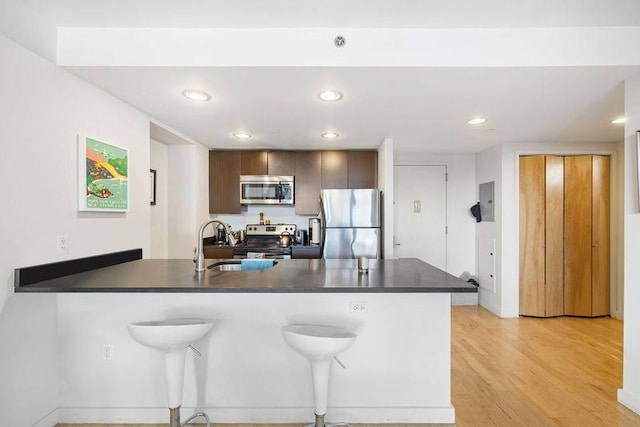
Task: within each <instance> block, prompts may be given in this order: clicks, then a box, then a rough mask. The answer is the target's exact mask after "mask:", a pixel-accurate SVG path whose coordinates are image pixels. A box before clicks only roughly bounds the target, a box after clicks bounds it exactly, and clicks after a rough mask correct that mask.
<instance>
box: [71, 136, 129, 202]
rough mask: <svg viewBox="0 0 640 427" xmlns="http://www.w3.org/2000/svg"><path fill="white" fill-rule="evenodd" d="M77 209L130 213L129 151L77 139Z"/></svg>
mask: <svg viewBox="0 0 640 427" xmlns="http://www.w3.org/2000/svg"><path fill="white" fill-rule="evenodd" d="M78 188H79V193H78V200H79V204H78V209H79V210H81V211H97V212H127V211H128V210H129V150H127V149H125V148H121V147H117V146H115V145H111V144H107V143H105V142H102V141H98V140H97V139H93V138H89V137H87V136H86V135H82V134H80V135H78Z"/></svg>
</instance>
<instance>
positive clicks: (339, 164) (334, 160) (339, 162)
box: [322, 151, 349, 189]
mask: <svg viewBox="0 0 640 427" xmlns="http://www.w3.org/2000/svg"><path fill="white" fill-rule="evenodd" d="M347 167H348V155H347V152H346V151H323V152H322V188H326V189H332V188H349V180H348V171H347Z"/></svg>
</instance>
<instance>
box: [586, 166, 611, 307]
mask: <svg viewBox="0 0 640 427" xmlns="http://www.w3.org/2000/svg"><path fill="white" fill-rule="evenodd" d="M592 165H593V169H592V170H593V173H592V176H593V192H592V197H593V199H592V205H593V211H592V218H593V219H592V225H591V227H592V228H591V234H592V254H591V259H592V267H591V270H592V293H593V294H592V313H591V315H592V316H606V315H608V314H609V313H610V300H611V297H610V294H609V281H610V252H609V251H610V243H609V240H610V237H609V236H610V233H609V230H610V212H611V211H610V206H611V205H610V188H611V187H610V185H611V183H610V176H611V175H610V158H609V157H607V156H593V163H592Z"/></svg>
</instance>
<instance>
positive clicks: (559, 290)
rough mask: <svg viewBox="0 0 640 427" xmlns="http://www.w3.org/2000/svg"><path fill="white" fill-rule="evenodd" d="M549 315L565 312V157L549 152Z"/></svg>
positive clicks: (547, 287) (547, 227)
mask: <svg viewBox="0 0 640 427" xmlns="http://www.w3.org/2000/svg"><path fill="white" fill-rule="evenodd" d="M544 215H545V237H544V246H545V249H544V250H545V258H544V263H545V280H544V284H545V287H544V289H545V316H547V317H549V316H562V315H563V314H564V158H562V157H560V156H545V213H544Z"/></svg>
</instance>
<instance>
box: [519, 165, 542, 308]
mask: <svg viewBox="0 0 640 427" xmlns="http://www.w3.org/2000/svg"><path fill="white" fill-rule="evenodd" d="M519 191H520V314H521V315H523V316H544V315H545V291H544V282H545V250H544V239H545V159H544V156H531V157H520V189H519Z"/></svg>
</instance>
